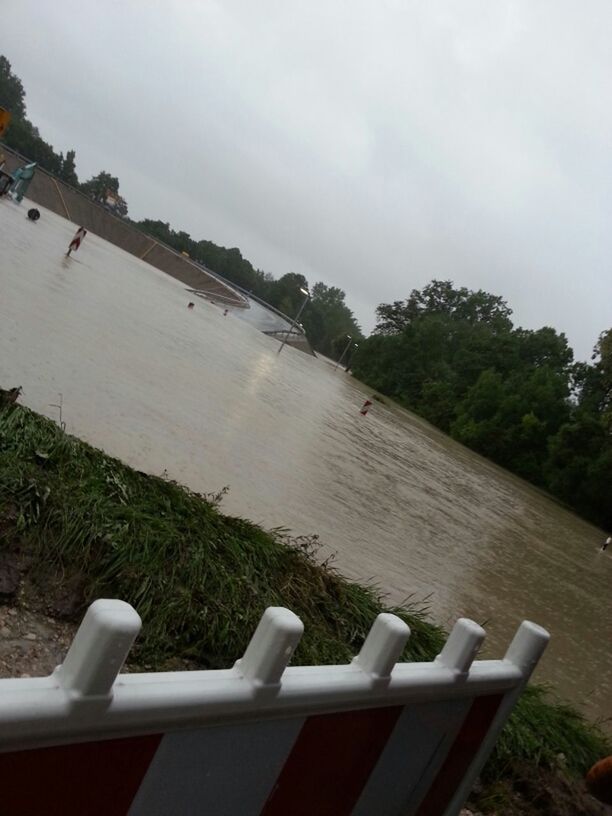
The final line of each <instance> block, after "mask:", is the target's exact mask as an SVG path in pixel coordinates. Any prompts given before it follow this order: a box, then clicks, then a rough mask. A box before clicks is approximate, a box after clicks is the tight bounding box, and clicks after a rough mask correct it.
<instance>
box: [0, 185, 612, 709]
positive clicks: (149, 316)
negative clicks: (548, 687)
mask: <svg viewBox="0 0 612 816" xmlns="http://www.w3.org/2000/svg"><path fill="white" fill-rule="evenodd" d="M24 205H25V202H24V204H23V205H22V206H21V208H19V207H17V206H15V205H13V204H12V203H11V202H8V201H0V385H2V386H3V387H7V386H14V385H22V386H23V388H24V395H23V402H24V403H25V404H26V405H28V406H29V407H31V408H33V409H35V410H37V411H40V412H42V413H44V414H47V415H48V416H53V417H55V418H57V409H56V408H53V407H51V405H52V404H54V403H55V404H58V399H59V397H58V394H60V393H61V394H62V401H63V419H64V421H65V422H66V426H67V430H68V431H69V432H70V433H74V434H76V435H78V436H80V437H82V438H84V439H86V440H88V441H89V442H91V443H93V444H94V445H97V446H99V447H101V448H103V449H104V450H106V451H107V452H109V453H110V454H112V455H114V456H118V457H120V458H121V459H123V460H125V461H126V462H128V463H129V464H131V465H133V466H135V467H137V468H139V469H142V470H147V471H149V472H151V473H156V474H161V473H163V472H164V471H166V472H167V473H168V475H169V476H170V477H172V478H174V479H177V480H179V481H181V482H183V483H185V484H187V485H189V486H190V487H192V488H193V489H196V490H199V491H205V492H212V491H216V490H218V489H219V488H221V487H223V486H224V485H228V486H229V489H230V490H229V494H228V496H227V497H226V499H225V500H224V508H225V510H226V512H230V513H235V514H240V515H243V516H247V517H249V518H250V519H252V520H253V521H255V522H259V523H261V524H263V525H264V526H266V527H277V526H283V527H288V528H290V529H291V530H292V531H294V532H295V533H296V534H304V533H318V534H319V535H320V536H321V540H322V541H323V543H324V548H323V551H322V555H323V556H324V557H325V556H326V555H328V554H329V553H331V552H333V553H335V554H336V563H337V566H338V567H339V569H340V570H341V571H342V572H343V573H344V574H345V575H347V576H349V577H352V578H356V579H358V580H360V581H364V582H371V583H374V584H376V585H377V586H378V587H379V588H380V589H381V590H382V591H384V592H385V593H387V594H388V596H389V598H390V599H391V600H392V601H402V599H404V598H405V597H407V596H411V597H412V598H415V599H417V600H424V599H426V600H427V604H428V605H429V607H430V611H431V614H432V616H433V618H434V619H435V620H437V621H439V622H440V623H442V624H444V625H446V626H448V625H450V624H451V623H452V621H453V620H454V619H455V618H456V617H457V616H459V615H468V616H470V617H473V618H474V619H475V620H477V621H478V622H480V623H484V624H485V627H486V629H487V633H488V638H487V653H488V654H493V655H495V656H499V654H500V652H501V651H502V650H503V648H504V647H505V645H506V644H507V642H508V640H509V638H510V637H511V634H512V633H513V631H514V629H515V628H516V626H517V625H518V624H519V623H520V621H521V620H522V619H523V618H531V619H533V620H534V621H536V622H537V623H540V624H542V625H543V626H545V627H547V628H548V629H549V630H550V631H551V633H552V642H551V645H550V648H549V650H548V652H547V654H546V656H545V658H544V660H543V662H542V665H541V668H540V669H539V678H540V679H546V680H549V681H550V682H552V683H553V684H554V685H555V686H556V687H557V688H558V690H559V691H560V692H561V694H562V695H563V696H565V697H567V698H569V699H570V700H571V701H573V702H574V703H576V704H579V705H582V706H583V707H584V709H585V710H586V711H587V712H588V713H589V714H591V715H593V716H596V717H608V716H610V705H609V700H610V689H611V688H612V655H611V652H610V643H611V637H610V635H611V631H610V630H611V620H612V615H611V598H612V592H611V589H612V550H609V551H608V552H606V553H601V552H600V551H599V545H600V543H601V541H602V538H603V533H602V532H601V531H600V530H598V529H596V528H594V527H592V526H591V525H589V524H587V523H586V522H584V521H581V520H580V519H579V518H577V517H576V516H574V515H573V514H572V513H569V512H567V511H566V510H564V509H562V508H561V507H559V506H558V505H557V504H555V503H554V502H552V501H551V500H549V499H548V498H546V496H544V495H543V494H541V493H539V492H538V491H537V490H534V489H533V488H531V487H529V486H528V485H527V484H525V483H524V482H522V481H520V480H518V479H515V478H514V477H512V476H510V475H509V474H507V473H505V472H504V471H502V470H500V469H499V468H497V467H495V466H494V465H492V464H490V463H488V462H486V461H485V460H483V459H481V458H480V457H478V456H476V455H475V454H472V453H471V452H470V451H468V450H466V449H465V448H463V447H461V446H460V445H457V444H455V443H454V442H452V441H451V440H449V439H448V438H447V437H446V436H444V435H443V434H441V433H439V432H437V431H436V430H435V429H433V428H431V427H430V426H429V425H427V424H426V423H425V422H422V421H421V420H419V419H418V418H415V417H414V416H412V415H411V414H409V413H408V412H406V411H402V410H401V409H398V408H394V407H391V406H388V405H383V404H380V403H378V402H377V403H375V404H374V406H373V408H372V410H371V412H370V413H369V414H368V416H367V417H362V416H361V415H360V414H359V406H360V405H361V402H362V401H363V398H364V395H367V394H368V391H367V390H366V389H365V388H364V387H363V386H361V385H360V384H359V383H357V382H355V381H354V380H353V379H352V378H350V377H349V376H347V375H346V374H344V372H342V370H341V369H338V371H336V372H334V370H333V368H332V367H331V366H330V365H329V364H328V363H326V362H325V361H322V360H318V359H315V358H311V357H309V356H307V355H306V354H302V353H300V352H298V351H295V350H294V349H291V348H285V349H284V351H283V353H282V354H281V355H278V354H277V353H276V352H277V350H278V343H277V342H276V341H275V340H273V339H271V338H269V337H266V336H265V335H263V334H261V333H260V332H258V331H257V330H256V329H254V328H252V327H251V326H250V325H248V323H245V322H244V321H241V320H237V319H236V317H235V315H234V316H232V314H231V313H230V314H229V315H228V316H227V317H223V310H222V309H220V308H217V307H216V306H214V305H210V304H208V303H206V302H204V301H199V300H198V302H197V303H196V307H195V309H193V310H191V311H188V310H187V303H188V301H189V295H188V293H187V292H186V291H185V289H184V287H183V285H182V284H180V283H179V282H177V281H175V280H173V279H172V278H170V277H168V276H167V275H165V274H164V273H162V272H159V271H157V270H156V269H154V268H152V267H150V266H148V265H147V264H146V263H144V262H142V261H139V260H138V259H136V258H134V257H132V256H130V255H127V254H125V253H123V252H122V251H120V250H118V249H117V248H115V247H114V246H111V245H110V244H108V243H106V242H104V241H102V240H101V239H99V238H97V237H96V236H94V235H92V234H91V233H90V234H89V235H88V236H87V237H86V239H85V241H84V243H83V245H82V246H81V248H80V250H79V251H78V252H77V253H75V254H74V255H73V257H72V258H70V259H68V260H66V259H64V258H63V257H62V255H63V252H65V249H66V247H67V245H68V242H69V240H70V238H71V236H72V234H73V232H74V226H73V225H71V224H70V223H69V222H67V221H64V220H63V219H61V218H59V217H57V216H55V215H52V214H51V213H49V212H47V211H45V210H41V212H42V215H41V218H40V221H38V222H37V223H35V224H34V223H31V222H29V221H28V220H27V219H26V217H25V211H26V209H27V208H26V206H24ZM39 209H40V208H39Z"/></svg>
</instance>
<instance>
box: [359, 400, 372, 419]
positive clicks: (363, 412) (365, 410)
mask: <svg viewBox="0 0 612 816" xmlns="http://www.w3.org/2000/svg"><path fill="white" fill-rule="evenodd" d="M370 405H372V403H371V402H370V400H366V401H365V402H364V403H363V405H362V406H361V411H360V412H359V413H360V414H361V415H362V416H365V415H366V414H367V413H368V410H369V408H370Z"/></svg>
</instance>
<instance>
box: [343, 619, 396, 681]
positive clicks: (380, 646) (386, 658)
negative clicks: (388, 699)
mask: <svg viewBox="0 0 612 816" xmlns="http://www.w3.org/2000/svg"><path fill="white" fill-rule="evenodd" d="M409 637H410V627H409V626H408V625H407V624H406V623H404V621H403V620H402V619H401V618H398V617H397V615H391V614H389V613H387V612H384V613H382V614H381V615H378V617H377V618H376V620H375V621H374V624H373V626H372V628H371V629H370V631H369V633H368V636H367V637H366V639H365V642H364V644H363V646H362V647H361V651H360V652H359V654H358V655H357V657H355V658H354V659H353V663H354V664H355V665H356V666H358V667H359V668H360V669H361V671H363V672H365V673H366V674H369V675H371V676H372V678H373V680H386V681H388V680H389V679H390V677H391V672H392V671H393V667H394V666H395V664H396V663H397V662H398V660H399V659H400V657H401V654H402V652H403V651H404V646H405V645H406V643H407V642H408V638H409Z"/></svg>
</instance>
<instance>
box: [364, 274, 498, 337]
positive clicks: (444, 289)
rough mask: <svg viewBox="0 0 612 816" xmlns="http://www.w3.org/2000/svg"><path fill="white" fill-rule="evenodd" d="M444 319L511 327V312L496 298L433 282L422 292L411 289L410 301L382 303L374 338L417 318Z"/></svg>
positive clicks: (378, 310) (480, 291)
mask: <svg viewBox="0 0 612 816" xmlns="http://www.w3.org/2000/svg"><path fill="white" fill-rule="evenodd" d="M424 314H426V315H430V316H431V315H433V314H438V315H445V316H447V317H449V318H453V319H455V320H465V321H469V322H470V323H476V322H478V323H485V324H487V325H488V326H490V327H491V328H492V329H501V330H506V329H508V328H509V327H510V326H511V321H510V315H511V314H512V310H511V309H510V308H509V307H508V305H507V304H506V303H505V301H504V300H502V298H501V297H498V296H497V295H491V294H489V293H488V292H483V291H482V289H479V290H478V291H477V292H473V291H471V290H469V289H466V288H465V287H461V288H460V289H455V287H454V285H453V283H452V281H440V280H433V281H432V282H431V283H429V284H427V286H425V287H423V289H420V290H419V289H413V290H412V292H411V293H410V297H409V298H408V299H407V300H405V301H402V300H396V301H395V302H394V303H391V304H386V303H382V304H381V305H380V306H379V307H378V308H377V310H376V315H377V318H378V322H377V325H376V329H375V332H376V333H378V334H397V333H399V332H401V331H403V330H404V328H406V326H408V325H410V324H411V323H412V322H413V321H414V320H416V319H417V318H418V317H419V316H420V315H424Z"/></svg>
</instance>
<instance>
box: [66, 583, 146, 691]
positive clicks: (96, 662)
mask: <svg viewBox="0 0 612 816" xmlns="http://www.w3.org/2000/svg"><path fill="white" fill-rule="evenodd" d="M141 625H142V621H141V620H140V615H139V614H138V613H137V612H136V610H135V609H134V608H133V607H131V606H130V605H129V604H128V603H125V602H124V601H116V600H103V599H100V600H98V601H94V603H92V604H91V606H90V607H89V609H88V610H87V612H86V613H85V617H84V618H83V621H82V623H81V625H80V626H79V629H78V631H77V633H76V635H75V637H74V640H73V641H72V644H71V646H70V649H69V650H68V654H67V655H66V658H65V660H64V662H63V663H62V665H61V666H59V667H58V668H57V669H56V677H57V679H58V680H59V682H60V685H61V686H62V687H63V688H64V689H65V690H66V691H67V692H69V693H70V694H72V695H74V696H76V697H83V698H85V697H97V698H100V697H103V698H108V699H110V698H111V697H112V688H113V683H114V682H115V679H116V677H117V675H118V674H119V672H120V671H121V667H122V666H123V664H124V663H125V660H126V658H127V656H128V653H129V651H130V649H131V647H132V644H133V643H134V640H135V639H136V636H137V635H138V633H139V632H140V627H141Z"/></svg>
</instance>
